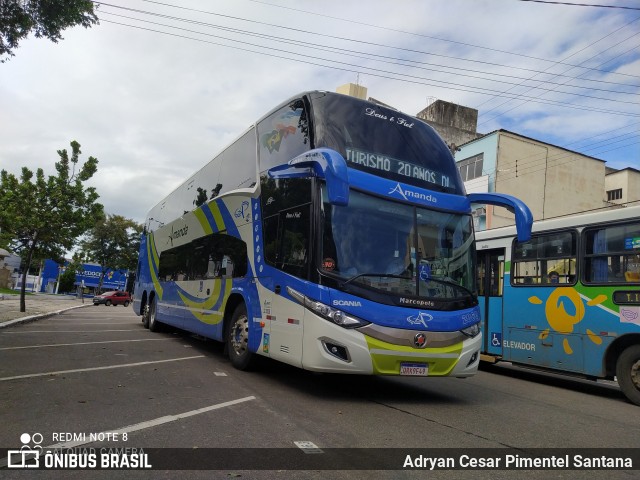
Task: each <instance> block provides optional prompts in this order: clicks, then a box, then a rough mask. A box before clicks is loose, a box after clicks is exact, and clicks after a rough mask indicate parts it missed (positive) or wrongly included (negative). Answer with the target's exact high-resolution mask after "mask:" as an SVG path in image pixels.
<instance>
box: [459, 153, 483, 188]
mask: <svg viewBox="0 0 640 480" xmlns="http://www.w3.org/2000/svg"><path fill="white" fill-rule="evenodd" d="M483 163H484V153H479V154H477V155H474V156H473V157H469V158H465V159H464V160H460V161H459V162H458V170H459V171H460V177H462V181H463V182H466V181H469V180H473V179H474V178H478V177H481V176H482V164H483Z"/></svg>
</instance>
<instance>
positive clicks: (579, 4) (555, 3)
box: [519, 0, 640, 10]
mask: <svg viewBox="0 0 640 480" xmlns="http://www.w3.org/2000/svg"><path fill="white" fill-rule="evenodd" d="M519 1H520V2H533V3H548V4H551V5H571V6H572V7H598V8H620V9H624V10H640V8H638V7H624V6H621V5H594V4H592V3H569V2H551V1H547V0H519Z"/></svg>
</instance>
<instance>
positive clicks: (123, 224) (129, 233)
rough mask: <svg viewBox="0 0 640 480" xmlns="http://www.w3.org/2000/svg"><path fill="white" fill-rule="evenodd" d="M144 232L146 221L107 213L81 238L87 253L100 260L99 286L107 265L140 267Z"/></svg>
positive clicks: (128, 268)
mask: <svg viewBox="0 0 640 480" xmlns="http://www.w3.org/2000/svg"><path fill="white" fill-rule="evenodd" d="M141 233H142V225H140V224H137V223H136V222H134V221H133V220H130V219H128V218H125V217H123V216H122V215H107V216H103V217H101V218H99V219H98V220H97V221H96V222H95V224H94V226H93V227H92V228H91V230H90V231H89V232H88V234H87V237H86V238H85V239H84V240H83V241H82V242H80V251H81V254H82V255H83V257H84V258H85V259H87V260H91V261H94V262H96V263H99V264H100V267H101V268H102V273H101V275H100V283H99V285H98V288H99V289H100V288H102V282H103V279H104V276H105V274H106V273H107V269H109V268H112V269H114V270H120V271H126V270H135V269H136V265H137V262H138V250H139V249H140V234H141Z"/></svg>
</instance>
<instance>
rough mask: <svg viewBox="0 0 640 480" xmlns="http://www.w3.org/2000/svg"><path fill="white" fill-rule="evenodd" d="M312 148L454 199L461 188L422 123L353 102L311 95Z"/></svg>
mask: <svg viewBox="0 0 640 480" xmlns="http://www.w3.org/2000/svg"><path fill="white" fill-rule="evenodd" d="M310 98H311V103H312V107H313V115H314V119H315V120H314V130H315V146H316V147H326V148H331V149H333V150H336V151H337V152H339V153H340V154H341V155H342V156H343V157H344V159H345V160H346V161H347V166H348V167H350V168H355V169H357V170H362V171H365V172H368V173H371V174H373V175H379V176H383V177H385V178H388V179H391V180H394V181H398V182H403V183H408V184H411V185H415V186H419V187H421V188H426V189H429V190H435V191H440V192H446V193H453V194H457V195H464V194H465V191H464V186H463V184H462V181H461V180H460V176H459V174H458V171H457V169H456V166H455V161H454V159H453V156H452V155H451V152H450V151H449V149H448V147H447V146H446V144H445V143H444V141H442V139H441V138H440V137H439V136H438V135H437V134H436V133H435V131H434V130H433V129H432V128H431V127H430V126H429V125H427V124H426V123H424V122H422V121H421V120H418V119H416V118H414V117H411V116H409V115H405V114H402V113H400V112H398V111H396V110H394V109H391V108H387V107H383V106H380V105H376V104H373V103H371V102H365V101H364V100H359V99H357V98H353V97H347V96H343V95H335V94H327V93H320V92H316V93H314V94H312V95H310Z"/></svg>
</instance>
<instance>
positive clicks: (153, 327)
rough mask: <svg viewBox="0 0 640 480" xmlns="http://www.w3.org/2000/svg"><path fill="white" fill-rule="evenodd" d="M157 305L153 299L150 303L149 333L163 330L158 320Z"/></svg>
mask: <svg viewBox="0 0 640 480" xmlns="http://www.w3.org/2000/svg"><path fill="white" fill-rule="evenodd" d="M156 312H157V303H156V298H155V297H153V298H152V299H151V301H150V302H149V317H148V318H149V331H151V332H159V331H160V329H161V325H160V322H159V321H158V320H157V319H156Z"/></svg>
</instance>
